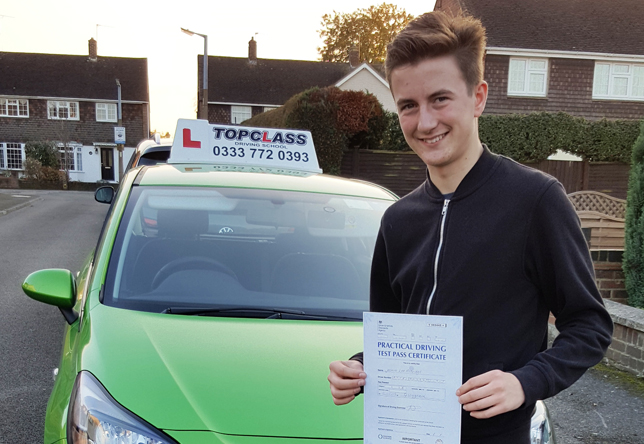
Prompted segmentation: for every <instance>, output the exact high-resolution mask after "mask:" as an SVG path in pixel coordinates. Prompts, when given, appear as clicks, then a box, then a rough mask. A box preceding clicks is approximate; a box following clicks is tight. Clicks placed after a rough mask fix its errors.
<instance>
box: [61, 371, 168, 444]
mask: <svg viewBox="0 0 644 444" xmlns="http://www.w3.org/2000/svg"><path fill="white" fill-rule="evenodd" d="M67 442H68V444H176V441H174V440H173V439H172V438H170V437H169V436H167V435H166V434H164V433H163V432H161V431H160V430H157V429H155V428H154V427H153V426H152V425H150V424H148V423H147V422H145V421H144V420H143V419H141V418H139V417H138V416H136V415H135V414H133V413H132V412H130V411H129V410H127V409H126V408H125V407H123V406H122V405H120V404H119V403H118V402H116V401H115V400H114V398H112V397H111V396H110V394H109V393H108V392H107V390H105V387H103V385H101V383H100V382H98V380H97V379H96V378H95V377H94V375H92V374H91V373H89V372H86V371H82V372H80V373H79V374H78V376H77V377H76V382H75V383H74V389H73V390H72V396H71V400H70V402H69V410H68V413H67Z"/></svg>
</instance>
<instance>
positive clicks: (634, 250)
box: [622, 120, 644, 308]
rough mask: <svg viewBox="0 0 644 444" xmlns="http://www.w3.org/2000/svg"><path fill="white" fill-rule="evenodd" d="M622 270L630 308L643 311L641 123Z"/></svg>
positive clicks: (635, 147)
mask: <svg viewBox="0 0 644 444" xmlns="http://www.w3.org/2000/svg"><path fill="white" fill-rule="evenodd" d="M622 268H623V270H624V278H625V283H626V292H627V293H628V303H629V305H631V306H633V307H638V308H644V120H643V121H642V123H641V125H640V134H639V137H638V138H637V140H636V141H635V144H634V145H633V155H632V160H631V170H630V174H629V178H628V194H627V198H626V223H625V231H624V260H623V263H622Z"/></svg>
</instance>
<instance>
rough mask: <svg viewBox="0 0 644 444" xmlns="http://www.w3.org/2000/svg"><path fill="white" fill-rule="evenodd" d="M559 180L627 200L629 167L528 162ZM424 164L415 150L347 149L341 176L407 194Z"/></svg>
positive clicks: (570, 187) (420, 176)
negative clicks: (366, 181)
mask: <svg viewBox="0 0 644 444" xmlns="http://www.w3.org/2000/svg"><path fill="white" fill-rule="evenodd" d="M526 165H528V166H531V167H533V168H536V169H538V170H541V171H543V172H545V173H548V174H550V175H551V176H554V177H556V178H557V180H559V181H560V182H561V183H562V184H563V186H564V188H565V189H566V193H574V192H576V191H583V190H593V191H600V192H602V193H606V194H608V195H611V196H613V197H618V198H620V199H626V190H627V188H628V171H629V169H630V166H629V165H627V164H624V163H612V162H597V163H587V162H573V161H561V160H544V161H542V162H539V163H529V164H526ZM425 171H426V167H425V164H424V163H423V162H422V161H421V160H420V159H419V158H418V156H417V155H416V154H415V153H413V152H393V151H370V150H357V151H356V150H352V151H345V153H344V157H343V159H342V166H341V175H342V176H343V177H353V178H356V179H363V180H368V181H370V182H374V183H377V184H379V185H382V186H384V187H386V188H388V189H390V190H391V191H393V192H394V193H396V194H398V195H399V196H404V195H405V194H407V193H409V192H410V191H412V190H413V189H415V188H416V187H418V186H419V185H420V184H421V183H423V181H424V180H425V177H426V175H425Z"/></svg>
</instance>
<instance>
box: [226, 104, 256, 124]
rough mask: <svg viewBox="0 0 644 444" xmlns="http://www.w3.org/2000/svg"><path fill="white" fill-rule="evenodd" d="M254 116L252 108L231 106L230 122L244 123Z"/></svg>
mask: <svg viewBox="0 0 644 444" xmlns="http://www.w3.org/2000/svg"><path fill="white" fill-rule="evenodd" d="M252 116H253V108H252V107H250V106H231V107H230V122H231V123H242V122H243V121H244V120H248V119H250V118H251V117H252Z"/></svg>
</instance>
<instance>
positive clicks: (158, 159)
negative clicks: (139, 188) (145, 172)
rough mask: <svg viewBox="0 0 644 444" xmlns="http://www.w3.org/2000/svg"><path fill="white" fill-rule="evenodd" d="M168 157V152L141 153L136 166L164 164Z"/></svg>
mask: <svg viewBox="0 0 644 444" xmlns="http://www.w3.org/2000/svg"><path fill="white" fill-rule="evenodd" d="M169 157H170V150H169V149H168V150H167V151H165V150H164V151H149V152H147V153H143V154H142V155H141V158H140V159H139V161H138V163H137V166H141V165H156V164H158V163H166V162H167V161H168V158H169Z"/></svg>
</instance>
